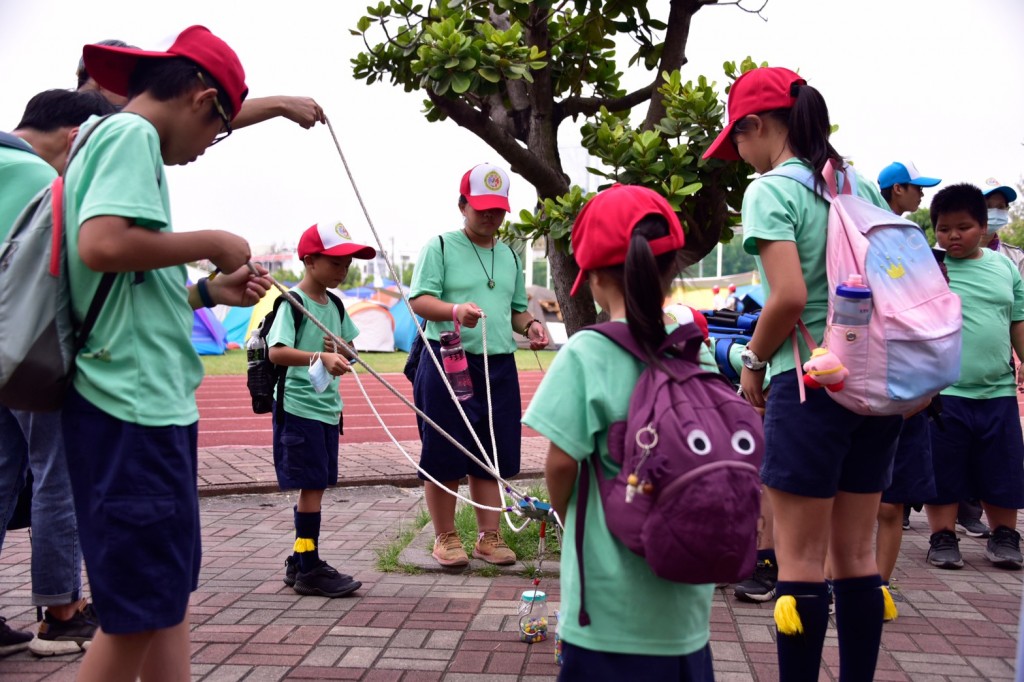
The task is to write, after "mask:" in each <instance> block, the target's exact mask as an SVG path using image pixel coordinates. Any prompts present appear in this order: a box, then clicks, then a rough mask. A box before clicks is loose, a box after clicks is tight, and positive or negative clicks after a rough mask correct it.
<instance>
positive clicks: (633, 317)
mask: <svg viewBox="0 0 1024 682" xmlns="http://www.w3.org/2000/svg"><path fill="white" fill-rule="evenodd" d="M667 234H668V223H667V222H666V221H665V218H664V217H663V216H660V215H657V214H651V215H648V216H645V217H644V218H642V219H641V220H640V221H639V222H637V224H636V226H635V227H634V228H633V232H632V234H631V235H630V239H629V249H628V250H627V251H626V262H625V263H624V264H623V265H620V266H613V267H610V268H605V269H604V270H605V272H607V273H608V274H609V275H611V276H612V277H613V278H614V279H615V280H616V281H617V282H618V283H619V284H620V286H621V289H622V295H623V298H624V300H625V304H626V322H627V323H628V324H629V331H630V333H631V334H632V335H633V338H634V339H636V340H637V342H638V343H639V344H640V346H641V347H642V348H643V349H644V351H645V353H646V355H647V357H648V359H650V360H651V362H654V363H657V362H658V349H659V348H660V347H661V345H662V343H664V341H665V339H666V338H667V337H668V333H667V332H666V331H665V313H664V311H663V310H662V302H663V301H664V300H665V293H666V290H667V289H668V285H669V284H670V283H671V281H672V279H673V277H674V276H675V274H676V272H675V267H674V266H675V263H676V257H677V255H678V251H669V252H667V253H663V254H661V255H659V256H655V255H654V252H652V251H651V244H650V242H651V240H652V239H657V238H659V237H664V236H666V235H667Z"/></svg>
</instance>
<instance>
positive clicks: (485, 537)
mask: <svg viewBox="0 0 1024 682" xmlns="http://www.w3.org/2000/svg"><path fill="white" fill-rule="evenodd" d="M473 557H474V558H476V559H483V560H484V561H486V562H487V563H489V564H494V565H495V566H508V565H509V564H514V563H515V562H516V553H515V552H513V551H512V550H511V549H509V548H508V545H506V544H505V541H504V540H502V539H501V535H500V534H498V531H496V530H487V531H484V532H483V533H480V537H479V538H478V539H477V541H476V546H475V547H473Z"/></svg>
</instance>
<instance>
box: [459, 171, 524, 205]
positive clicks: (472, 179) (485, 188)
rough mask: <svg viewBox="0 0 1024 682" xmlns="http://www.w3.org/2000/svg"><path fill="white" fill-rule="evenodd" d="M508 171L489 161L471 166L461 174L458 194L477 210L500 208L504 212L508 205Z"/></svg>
mask: <svg viewBox="0 0 1024 682" xmlns="http://www.w3.org/2000/svg"><path fill="white" fill-rule="evenodd" d="M508 185H509V182H508V173H506V172H505V171H503V170H502V169H501V168H498V167H497V166H494V165H492V164H489V163H481V164H479V165H476V166H473V167H472V168H470V169H469V170H468V171H466V174H465V175H463V176H462V182H461V183H460V184H459V194H461V195H462V196H464V197H466V201H468V202H469V205H470V206H472V207H473V208H474V209H476V210H477V211H488V210H490V209H492V208H500V209H501V210H503V211H505V212H506V213H508V212H510V211H511V210H512V209H511V208H509V206H508Z"/></svg>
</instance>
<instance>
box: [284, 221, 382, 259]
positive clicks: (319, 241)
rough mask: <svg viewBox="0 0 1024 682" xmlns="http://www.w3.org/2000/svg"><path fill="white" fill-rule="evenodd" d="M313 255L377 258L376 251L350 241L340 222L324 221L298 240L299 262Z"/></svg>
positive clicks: (370, 247) (350, 236)
mask: <svg viewBox="0 0 1024 682" xmlns="http://www.w3.org/2000/svg"><path fill="white" fill-rule="evenodd" d="M315 254H323V255H325V256H352V257H353V258H361V259H363V260H370V259H371V258H375V257H376V256H377V251H376V249H374V248H373V247H372V246H364V245H363V244H356V243H355V242H354V241H352V235H350V234H349V233H348V230H347V229H346V228H345V225H344V224H342V222H341V221H340V220H324V221H321V222H319V223H317V224H316V225H311V226H310V227H309V228H308V229H307V230H306V231H305V232H303V233H302V237H300V238H299V260H303V259H305V257H306V256H312V255H315Z"/></svg>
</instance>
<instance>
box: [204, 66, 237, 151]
mask: <svg viewBox="0 0 1024 682" xmlns="http://www.w3.org/2000/svg"><path fill="white" fill-rule="evenodd" d="M196 77H197V78H198V79H199V82H200V83H202V84H203V87H204V88H208V87H210V86H209V85H207V84H206V79H205V78H204V77H203V73H202V72H201V71H197V72H196ZM213 108H214V109H216V110H217V115H218V116H220V120H221V122H222V123H223V126H224V127H223V129H222V130H221V131H220V132H219V133H217V135H216V136H215V137H214V138H213V141H212V142H210V146H211V147H212V146H213V145H215V144H217V143H218V142H223V141H224V140H226V139H227V138H228V137H229V136H230V135H231V119H229V118H228V115H227V113H226V112H225V111H224V107H223V106H221V103H220V91H219V90H218V91H217V94H216V95H214V97H213Z"/></svg>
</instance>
